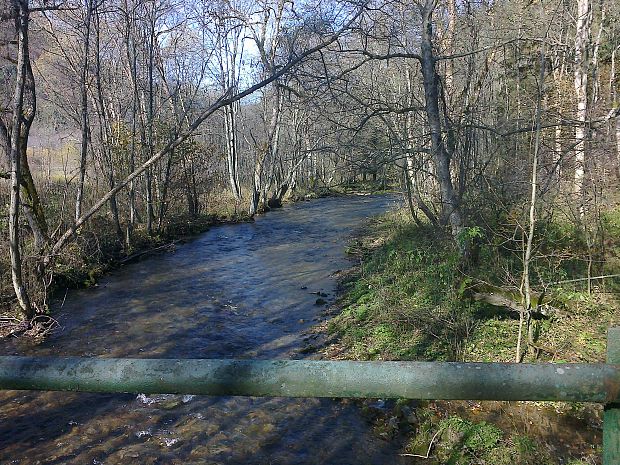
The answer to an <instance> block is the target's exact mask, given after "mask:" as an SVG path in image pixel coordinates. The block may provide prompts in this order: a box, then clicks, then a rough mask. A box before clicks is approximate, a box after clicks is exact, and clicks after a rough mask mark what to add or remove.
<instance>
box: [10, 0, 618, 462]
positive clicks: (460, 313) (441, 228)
mask: <svg viewBox="0 0 620 465" xmlns="http://www.w3.org/2000/svg"><path fill="white" fill-rule="evenodd" d="M618 18H620V3H618V2H616V1H613V0H409V1H403V0H298V1H295V0H254V1H247V0H191V1H178V0H66V1H65V0H0V80H1V82H2V86H0V146H1V149H0V156H1V157H0V178H1V179H0V197H1V200H0V209H1V215H0V219H1V221H2V225H1V231H2V233H1V234H2V236H1V239H0V248H1V250H2V252H1V253H0V306H1V307H0V335H7V334H14V335H15V334H22V335H26V337H28V336H34V337H37V335H41V334H47V332H48V331H51V327H52V326H53V325H54V322H55V320H54V311H53V307H54V305H53V302H54V301H55V300H62V299H63V295H64V296H65V297H66V292H67V289H70V288H80V287H88V286H96V283H97V280H98V279H99V278H100V277H101V276H102V275H103V274H104V273H106V272H108V271H110V270H112V269H114V268H117V267H118V266H120V265H122V264H124V263H128V262H129V261H131V260H133V259H135V258H136V257H140V256H142V254H145V253H149V251H152V250H159V249H161V248H164V249H165V248H166V247H168V246H169V245H170V244H171V243H174V241H177V240H179V239H181V238H185V237H189V236H192V235H195V234H197V233H200V232H203V231H205V230H207V229H208V228H209V227H210V226H212V225H215V224H218V223H236V222H248V221H253V220H254V219H255V218H256V217H257V215H261V214H262V213H265V212H268V211H269V210H274V209H279V208H280V207H282V205H283V203H285V202H295V201H302V200H309V199H316V198H319V197H326V196H342V195H347V194H351V193H355V194H359V195H361V194H368V193H386V192H389V193H391V195H394V194H395V193H396V194H397V195H399V196H400V197H401V198H402V199H403V205H404V207H403V208H401V209H399V210H398V211H392V212H390V213H388V214H386V215H384V216H383V217H381V218H380V219H377V220H373V221H371V224H370V225H368V229H367V230H365V232H364V233H363V234H362V235H361V236H360V237H358V238H356V239H355V240H354V241H353V242H352V243H351V244H349V246H348V247H347V251H348V252H349V254H350V255H351V256H352V257H353V258H354V259H355V260H357V261H358V262H359V263H358V265H357V266H356V268H355V271H354V273H353V274H352V275H351V276H349V277H347V278H346V279H344V281H343V283H342V288H343V289H344V290H343V296H342V297H341V301H340V303H339V305H340V306H341V310H342V312H341V313H340V314H339V315H337V316H336V317H335V318H334V319H333V320H332V321H331V322H329V324H327V326H326V327H325V328H323V329H324V330H325V331H326V332H327V333H329V334H331V335H333V336H337V337H338V341H339V342H337V343H336V345H335V346H329V347H328V348H326V349H324V350H323V352H324V353H325V354H327V355H326V356H328V357H339V356H342V357H345V358H356V359H362V360H364V359H367V360H400V359H403V360H411V359H414V360H486V361H511V362H517V363H520V362H522V361H530V362H534V361H537V360H551V361H569V362H572V361H586V362H597V361H602V360H604V343H605V340H604V337H605V336H604V335H605V331H606V329H607V327H608V326H611V325H613V324H617V323H619V322H620V302H619V301H618V292H619V291H620V271H618V265H619V264H620V207H619V205H618V202H619V200H620V196H619V194H620V192H619V191H618V183H619V180H620V76H619V74H620V70H619V68H620V65H619V64H618V62H619V61H620V24H619V23H618ZM317 221H321V219H320V218H317ZM343 247H344V246H343ZM205 260H209V258H208V257H207V258H205ZM599 414H600V412H599ZM428 439H430V438H426V440H427V441H428ZM433 440H434V438H433ZM412 447H413V446H412ZM416 447H417V446H416ZM469 455H470V456H468V457H469V459H471V460H473V459H472V458H471V455H472V452H471V450H470V452H469ZM513 455H514V454H513ZM478 459H479V461H478V462H475V461H472V462H471V463H494V462H493V461H492V459H489V458H487V459H486V460H488V461H486V462H485V461H484V460H482V459H480V457H478ZM463 460H465V459H463ZM481 460H482V461H481ZM496 460H499V459H497V458H496ZM523 460H524V461H523V462H522V463H530V462H526V461H525V460H526V459H525V458H523ZM584 460H585V459H584ZM592 460H594V459H592ZM450 463H452V462H450ZM454 463H461V462H454ZM462 463H466V462H462ZM467 463H470V462H467ZM495 463H503V462H500V461H496V462H495ZM507 463H508V462H507ZM532 463H533V462H532ZM539 463H542V462H539ZM562 463H564V462H562ZM578 463H582V462H578ZM583 463H594V462H583Z"/></svg>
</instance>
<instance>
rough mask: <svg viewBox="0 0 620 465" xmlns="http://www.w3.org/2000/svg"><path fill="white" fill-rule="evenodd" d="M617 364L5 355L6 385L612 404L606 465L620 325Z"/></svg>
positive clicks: (1, 366) (2, 378) (617, 456)
mask: <svg viewBox="0 0 620 465" xmlns="http://www.w3.org/2000/svg"><path fill="white" fill-rule="evenodd" d="M607 341H608V344H607V364H549V363H547V364H514V363H438V362H353V361H316V360H207V359H195V360H192V359H183V360H177V359H114V358H80V357H16V356H7V357H0V389H16V390H48V391H88V392H119V393H121V392H127V393H140V392H144V393H148V394H163V393H171V394H203V395H218V396H221V395H227V396H228V395H232V396H283V397H383V398H390V397H392V398H409V399H472V400H548V401H568V402H597V403H603V404H605V414H604V421H603V465H620V327H618V328H611V329H610V330H609V334H608V339H607Z"/></svg>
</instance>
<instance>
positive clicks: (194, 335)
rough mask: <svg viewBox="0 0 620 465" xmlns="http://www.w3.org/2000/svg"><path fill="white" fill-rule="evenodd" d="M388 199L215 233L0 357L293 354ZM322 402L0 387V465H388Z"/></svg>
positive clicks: (334, 406) (380, 450) (305, 207)
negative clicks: (350, 245)
mask: <svg viewBox="0 0 620 465" xmlns="http://www.w3.org/2000/svg"><path fill="white" fill-rule="evenodd" d="M394 203H395V199H394V198H390V197H355V198H329V199H320V200H316V201H313V202H309V203H304V204H297V205H294V206H291V207H286V208H284V209H281V210H278V211H274V212H272V213H269V214H268V215H265V216H261V217H258V218H257V219H256V222H254V223H245V224H238V225H226V226H218V227H214V228H213V229H211V230H210V231H208V232H207V233H205V234H203V235H201V236H199V237H197V238H195V239H193V240H192V241H190V242H188V243H186V244H183V245H180V246H178V247H177V248H176V250H175V251H174V253H168V254H163V255H160V256H156V257H151V258H148V259H145V260H144V261H142V262H139V263H134V264H131V265H128V266H126V267H124V268H122V269H121V270H119V271H116V272H114V273H113V274H112V275H110V276H108V277H106V278H104V279H103V280H102V281H101V282H100V284H99V286H98V287H97V288H94V289H87V290H82V291H76V292H73V293H69V295H68V296H67V298H66V301H65V302H64V305H63V307H62V309H60V310H57V312H56V313H55V316H57V318H58V319H59V321H60V323H61V325H62V326H63V329H62V330H61V331H57V332H56V333H55V334H53V335H52V336H51V337H49V338H48V339H47V340H46V341H45V342H44V343H42V344H40V345H36V346H35V345H33V344H32V342H30V341H27V340H25V339H22V340H17V339H15V340H12V341H5V342H3V343H2V344H3V345H2V346H0V353H2V354H4V355H9V354H16V355H46V356H47V355H58V356H70V355H71V356H88V357H144V358H258V359H269V358H281V359H288V358H300V357H303V355H301V354H300V349H301V348H302V347H304V338H305V337H306V336H305V334H304V333H305V332H306V331H307V330H308V329H309V328H310V327H311V326H312V325H314V324H316V323H317V322H318V321H320V320H321V319H322V318H324V317H323V316H322V313H323V311H324V309H325V307H323V306H321V305H317V304H316V303H317V298H318V296H317V294H316V293H323V294H326V295H327V297H324V299H325V300H327V301H330V300H332V299H333V298H334V297H335V296H334V293H335V290H336V278H334V276H333V275H334V273H335V272H337V271H338V270H340V269H343V268H346V267H348V266H350V264H349V263H348V262H347V259H346V257H345V254H344V247H345V244H346V242H347V239H348V238H350V237H351V235H352V233H353V232H354V231H355V229H356V228H358V227H359V226H361V225H362V224H363V223H364V222H365V221H366V218H367V217H369V216H372V215H376V214H379V213H382V212H384V211H386V210H387V209H389V208H390V207H391V206H393V205H394ZM402 460H403V459H402V458H401V457H399V456H398V453H397V450H395V448H394V446H393V445H391V444H390V443H388V442H385V441H382V440H381V439H379V438H378V437H376V436H374V435H373V434H372V432H371V426H370V425H369V424H368V422H367V421H366V420H365V419H364V418H363V417H362V415H361V414H360V412H359V409H358V408H357V407H355V406H354V405H351V404H349V403H347V402H342V401H335V400H330V399H281V398H264V399H262V398H248V397H224V398H222V397H206V396H195V397H193V396H178V395H149V393H143V394H141V395H138V396H136V395H128V394H127V395H125V394H122V395H118V394H114V395H112V394H110V395H108V394H88V393H66V392H16V391H4V392H0V464H2V465H4V464H216V463H227V464H264V465H267V464H291V465H292V464H319V463H320V464H359V465H362V464H398V463H401V461H402Z"/></svg>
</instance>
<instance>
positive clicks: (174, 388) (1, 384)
mask: <svg viewBox="0 0 620 465" xmlns="http://www.w3.org/2000/svg"><path fill="white" fill-rule="evenodd" d="M0 389H26V390H33V389H34V390H47V391H89V392H131V393H139V392H147V393H150V394H159V393H178V394H203V395H227V396H228V395H231V396H283V397H385V398H390V397H392V398H397V397H401V398H409V399H477V400H556V401H569V402H599V403H612V402H620V366H617V365H605V364H513V363H436V362H353V361H314V360H207V359H195V360H192V359H183V360H175V359H114V358H79V357H0Z"/></svg>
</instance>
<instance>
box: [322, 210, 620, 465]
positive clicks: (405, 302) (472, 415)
mask: <svg viewBox="0 0 620 465" xmlns="http://www.w3.org/2000/svg"><path fill="white" fill-rule="evenodd" d="M615 225H616V223H614V222H608V227H609V228H610V233H613V232H614V231H611V229H612V228H614V227H615ZM608 237H612V238H613V237H616V238H617V237H618V236H614V235H613V234H609V236H608ZM609 240H610V241H611V239H609ZM614 248H615V244H613V243H611V242H610V244H609V247H608V250H610V251H612V250H614ZM348 252H349V253H350V254H351V256H352V257H353V258H354V259H356V260H357V262H358V263H357V266H356V268H355V269H354V270H353V271H352V272H350V273H348V274H347V275H346V276H344V277H343V280H342V295H341V298H340V300H339V303H338V305H337V314H336V315H335V316H334V317H333V318H332V319H330V320H329V321H328V322H327V323H325V324H324V325H322V327H320V329H319V330H320V331H323V332H324V334H327V335H328V336H327V340H328V341H329V343H328V344H327V345H326V346H325V347H323V349H322V350H321V355H322V357H324V358H329V359H353V360H429V361H430V360H462V361H514V356H515V347H516V343H517V334H518V325H519V318H518V315H517V314H515V313H514V312H511V311H508V310H506V309H503V308H500V307H498V306H494V305H490V304H489V303H487V302H485V301H481V300H476V299H474V298H473V296H472V294H473V293H472V292H471V288H472V287H473V284H474V283H477V282H485V283H489V282H493V281H492V280H493V278H494V275H496V274H499V273H501V272H503V271H504V270H505V268H504V269H502V267H498V268H496V269H495V268H494V267H493V265H494V264H495V263H497V262H493V261H492V260H490V259H488V258H483V259H482V260H481V265H480V266H479V267H478V268H477V269H473V270H471V271H470V272H469V275H468V276H465V275H463V274H462V273H461V272H460V271H459V267H458V256H457V253H456V251H455V250H454V248H453V246H452V245H451V241H450V239H449V238H448V237H441V235H440V234H438V233H437V231H436V230H434V229H433V228H431V227H428V226H419V225H416V224H414V223H413V222H411V221H410V220H409V219H408V215H407V213H406V212H404V211H400V212H395V213H390V214H388V215H385V216H383V217H381V218H379V219H377V220H375V221H373V222H372V223H371V224H370V225H369V227H368V228H367V230H366V231H365V232H364V233H363V234H362V235H361V236H360V237H358V238H356V239H355V240H354V241H353V242H352V243H351V244H350V245H349V247H348ZM480 253H481V256H482V257H487V256H488V254H491V253H495V254H496V255H497V253H498V252H497V250H491V249H490V245H488V244H482V246H481V251H480ZM608 260H609V262H610V263H612V262H613V260H614V257H613V256H612V255H610V257H609V259H608ZM504 264H505V263H504ZM539 271H540V272H542V270H539ZM578 271H579V270H575V271H574V273H575V274H576V273H577V272H578ZM573 277H575V276H574V275H570V274H568V275H567V276H566V278H565V279H571V278H573ZM495 282H497V281H495ZM617 284H618V283H617V282H615V281H611V282H604V283H602V284H599V285H598V286H597V287H596V288H595V289H594V292H592V293H591V294H588V293H587V291H586V290H585V289H584V286H583V285H582V283H581V282H577V283H572V284H563V285H562V287H560V286H556V287H555V288H554V289H549V290H548V295H550V296H551V299H550V301H549V303H548V305H547V307H548V309H549V310H550V311H551V310H554V312H553V313H550V316H548V317H547V316H546V317H541V318H540V319H538V320H536V322H535V326H534V327H535V332H536V344H535V345H534V346H533V347H531V348H530V350H529V351H528V352H527V354H526V355H525V361H527V362H532V363H535V362H537V361H541V362H542V361H546V362H561V361H562V362H597V361H604V359H605V347H606V330H607V328H608V327H609V326H611V325H614V324H618V323H620V310H619V308H620V306H619V305H618V301H617V297H618V294H617V289H618V287H617ZM364 409H365V410H368V411H369V412H371V416H372V417H373V419H374V421H375V425H376V429H377V430H378V431H379V434H383V435H388V436H395V435H403V436H404V437H403V438H402V441H403V444H404V445H403V454H413V455H411V457H412V458H413V459H414V460H415V459H416V457H417V459H419V461H420V463H432V464H440V463H442V464H443V463H450V464H461V465H464V464H481V465H482V464H484V465H486V464H488V465H491V464H493V465H501V464H513V463H519V464H526V465H527V464H532V465H534V464H536V465H546V464H583V463H589V464H595V463H600V458H599V457H600V441H601V431H600V427H601V419H600V416H601V409H600V407H597V406H594V405H587V404H579V405H575V404H560V403H556V404H552V403H507V402H501V403H500V402H484V403H478V402H428V403H408V402H406V403H396V404H394V405H393V406H392V407H391V408H388V409H377V408H376V404H374V403H365V407H364ZM431 446H432V447H431ZM429 447H430V449H429ZM429 450H430V454H429ZM427 455H428V457H429V458H428V459H426V458H423V457H425V456H427ZM414 463H415V462H414Z"/></svg>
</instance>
